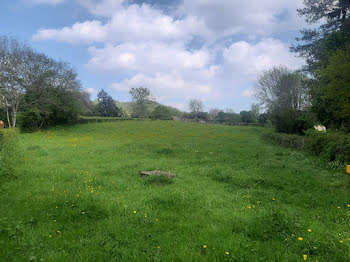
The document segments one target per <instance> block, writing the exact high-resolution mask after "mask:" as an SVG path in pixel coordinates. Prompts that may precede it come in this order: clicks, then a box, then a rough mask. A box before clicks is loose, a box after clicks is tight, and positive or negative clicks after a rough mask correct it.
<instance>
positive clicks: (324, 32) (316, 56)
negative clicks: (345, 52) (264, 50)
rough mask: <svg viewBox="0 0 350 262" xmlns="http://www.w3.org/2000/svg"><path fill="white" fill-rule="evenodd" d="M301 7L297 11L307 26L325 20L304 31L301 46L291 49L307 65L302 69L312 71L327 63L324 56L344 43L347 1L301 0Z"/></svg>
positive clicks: (346, 38)
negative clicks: (302, 5) (302, 3)
mask: <svg viewBox="0 0 350 262" xmlns="http://www.w3.org/2000/svg"><path fill="white" fill-rule="evenodd" d="M304 6H305V7H304V8H302V9H300V10H298V12H299V15H301V16H304V17H305V19H306V21H307V22H308V23H309V24H315V23H320V22H323V21H325V23H323V24H322V25H321V26H320V27H319V28H316V29H304V30H302V31H301V35H302V36H301V37H300V38H297V40H298V41H300V42H301V44H299V45H297V46H294V47H292V50H293V51H294V52H297V53H299V55H300V56H301V57H304V58H305V59H306V62H307V67H306V70H307V71H308V72H309V73H311V74H314V73H315V71H316V70H317V69H318V68H319V67H322V66H323V65H324V64H325V63H327V57H328V54H329V53H331V52H334V51H336V50H337V49H338V48H341V47H343V46H344V43H348V42H349V40H350V37H349V12H350V0H339V1H333V0H304Z"/></svg>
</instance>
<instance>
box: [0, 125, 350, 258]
mask: <svg viewBox="0 0 350 262" xmlns="http://www.w3.org/2000/svg"><path fill="white" fill-rule="evenodd" d="M265 132H266V129H264V128H254V127H230V126H221V125H200V124H194V123H182V122H168V121H125V122H111V123H95V124H84V125H77V126H73V127H69V128H57V129H51V130H48V131H43V132H36V133H31V134H22V135H21V136H20V144H21V146H22V148H23V150H24V152H23V154H24V156H25V159H26V160H25V164H24V170H23V172H22V174H21V175H20V176H19V177H18V179H15V180H12V181H10V182H6V183H3V184H2V185H1V186H0V204H1V208H0V245H1V246H0V260H2V261H28V260H32V261H42V260H45V261H303V255H307V259H308V261H316V260H318V261H327V262H329V261H349V260H350V256H349V247H350V241H349V239H350V231H349V223H350V207H349V206H348V205H350V198H349V197H350V189H349V187H348V185H347V183H348V181H347V180H346V179H347V177H346V175H345V172H343V171H337V170H333V171H332V170H326V169H324V168H323V167H322V166H320V165H319V164H318V163H319V161H317V159H315V158H312V157H310V156H307V155H305V154H304V153H301V152H297V151H292V150H289V149H285V148H282V147H278V146H274V145H269V144H266V143H264V142H262V140H261V139H260V137H261V135H262V134H264V133H265ZM154 169H158V170H164V171H171V172H172V173H176V174H177V177H176V178H175V179H174V180H171V181H169V180H167V179H162V178H141V177H140V176H139V172H140V171H144V170H154ZM308 229H311V232H308ZM298 238H302V240H298ZM341 241H343V242H342V243H341ZM204 246H206V248H205V247H204ZM225 252H228V253H225Z"/></svg>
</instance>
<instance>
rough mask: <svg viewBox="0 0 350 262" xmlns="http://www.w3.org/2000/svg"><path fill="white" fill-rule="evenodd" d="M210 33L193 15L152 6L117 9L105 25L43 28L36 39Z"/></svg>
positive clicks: (183, 37)
mask: <svg viewBox="0 0 350 262" xmlns="http://www.w3.org/2000/svg"><path fill="white" fill-rule="evenodd" d="M197 34H201V35H208V34H209V32H208V30H207V29H206V27H205V25H204V22H203V21H201V20H198V19H197V18H195V17H193V16H186V17H185V18H183V19H174V18H172V17H171V16H169V15H165V14H163V13H162V11H161V10H158V9H154V8H152V7H151V6H149V5H142V6H138V5H131V6H128V7H123V8H120V9H117V10H116V11H115V12H114V14H113V16H112V17H111V18H110V20H109V21H108V22H106V23H105V24H103V23H101V22H100V21H96V20H94V21H85V22H82V23H75V24H74V25H73V26H71V27H64V28H62V29H41V30H39V31H38V32H37V33H36V34H35V35H34V36H33V39H34V40H59V41H65V42H69V43H79V42H85V43H92V42H102V43H103V42H113V43H120V42H126V41H128V42H130V41H132V42H136V41H137V42H138V41H150V40H152V41H185V42H186V41H188V40H191V39H192V37H193V36H194V35H197Z"/></svg>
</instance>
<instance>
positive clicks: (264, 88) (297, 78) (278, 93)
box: [255, 66, 309, 111]
mask: <svg viewBox="0 0 350 262" xmlns="http://www.w3.org/2000/svg"><path fill="white" fill-rule="evenodd" d="M302 79H303V76H302V75H301V74H300V73H297V72H293V71H291V70H289V69H288V68H287V67H284V66H279V67H273V68H272V69H270V70H267V71H264V72H263V73H262V74H261V75H260V76H259V77H258V80H257V82H256V86H255V89H256V98H257V100H258V101H259V102H260V105H262V106H263V107H265V108H266V109H267V110H268V111H272V110H275V109H278V108H288V109H290V110H301V109H303V108H305V107H306V106H307V105H308V102H309V97H308V92H307V89H306V88H305V86H304V85H303V82H302Z"/></svg>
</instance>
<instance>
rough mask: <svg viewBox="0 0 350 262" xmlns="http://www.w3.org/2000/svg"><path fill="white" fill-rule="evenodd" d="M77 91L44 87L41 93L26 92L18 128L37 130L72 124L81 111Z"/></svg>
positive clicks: (78, 92)
mask: <svg viewBox="0 0 350 262" xmlns="http://www.w3.org/2000/svg"><path fill="white" fill-rule="evenodd" d="M80 96H81V93H80V91H79V89H75V90H74V89H73V90H69V89H66V88H63V87H50V86H46V87H45V91H44V92H43V93H41V92H40V93H39V92H37V90H28V92H27V93H26V95H25V107H24V108H23V109H22V110H21V118H20V126H21V128H23V129H25V130H27V129H38V128H42V127H45V128H47V127H51V126H56V125H62V124H73V123H76V122H77V120H78V116H79V114H80V112H81V109H82V104H81V100H80Z"/></svg>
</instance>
